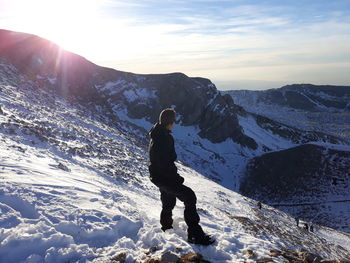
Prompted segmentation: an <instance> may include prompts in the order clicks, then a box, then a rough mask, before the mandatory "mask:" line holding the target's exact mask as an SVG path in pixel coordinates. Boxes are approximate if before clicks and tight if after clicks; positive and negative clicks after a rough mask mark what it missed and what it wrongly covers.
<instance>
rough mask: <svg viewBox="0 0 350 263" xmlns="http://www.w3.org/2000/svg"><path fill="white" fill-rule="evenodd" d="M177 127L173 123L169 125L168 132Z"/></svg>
mask: <svg viewBox="0 0 350 263" xmlns="http://www.w3.org/2000/svg"><path fill="white" fill-rule="evenodd" d="M174 126H175V122H173V123H172V124H168V126H167V127H166V128H167V129H168V130H170V131H171V130H172V129H173V128H174Z"/></svg>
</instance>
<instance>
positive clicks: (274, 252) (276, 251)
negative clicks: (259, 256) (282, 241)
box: [270, 249, 282, 257]
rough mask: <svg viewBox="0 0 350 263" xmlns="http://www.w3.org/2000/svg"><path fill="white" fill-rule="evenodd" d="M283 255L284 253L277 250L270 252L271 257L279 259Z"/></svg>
mask: <svg viewBox="0 0 350 263" xmlns="http://www.w3.org/2000/svg"><path fill="white" fill-rule="evenodd" d="M281 254H282V251H280V250H277V249H272V250H270V257H279V256H280V255H281Z"/></svg>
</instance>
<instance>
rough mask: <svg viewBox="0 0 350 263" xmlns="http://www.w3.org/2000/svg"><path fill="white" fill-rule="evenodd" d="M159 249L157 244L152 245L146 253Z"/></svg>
mask: <svg viewBox="0 0 350 263" xmlns="http://www.w3.org/2000/svg"><path fill="white" fill-rule="evenodd" d="M157 250H158V248H157V247H156V246H152V247H150V248H149V250H148V251H146V252H145V254H146V255H149V254H151V253H154V252H156V251H157Z"/></svg>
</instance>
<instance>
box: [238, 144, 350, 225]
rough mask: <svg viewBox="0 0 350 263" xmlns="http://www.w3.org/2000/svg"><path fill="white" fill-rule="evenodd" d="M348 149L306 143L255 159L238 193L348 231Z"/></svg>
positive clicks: (251, 162) (250, 164)
mask: <svg viewBox="0 0 350 263" xmlns="http://www.w3.org/2000/svg"><path fill="white" fill-rule="evenodd" d="M348 149H349V148H343V149H337V148H331V147H328V146H320V145H313V144H306V145H301V146H297V147H295V148H290V149H286V150H282V151H279V152H272V153H267V154H264V155H262V156H259V157H255V158H253V159H252V160H251V161H250V162H249V164H248V166H247V171H246V177H245V178H244V180H243V182H242V184H241V186H240V192H241V193H242V194H244V195H246V196H249V197H252V198H254V199H257V200H260V201H261V202H265V203H268V204H271V205H272V206H275V207H277V208H279V209H281V210H284V211H286V212H289V213H294V214H295V215H296V216H298V217H302V218H304V219H308V220H312V221H313V222H314V223H318V224H321V225H326V226H329V227H333V228H337V229H340V230H342V231H349V230H350V229H349V228H348V222H346V221H347V220H346V218H348V216H349V213H350V210H349V209H348V208H347V207H349V203H350V194H349V190H350V172H349V167H350V151H349V150H348ZM340 207H343V208H340ZM339 209H340V211H341V215H342V217H339V214H338V213H339ZM315 215H317V216H315ZM336 215H338V216H336ZM342 218H344V220H342Z"/></svg>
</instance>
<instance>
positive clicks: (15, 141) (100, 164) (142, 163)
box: [0, 31, 350, 262]
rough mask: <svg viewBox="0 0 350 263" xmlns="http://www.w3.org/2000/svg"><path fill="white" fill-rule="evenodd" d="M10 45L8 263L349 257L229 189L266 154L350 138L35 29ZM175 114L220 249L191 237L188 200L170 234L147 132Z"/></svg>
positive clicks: (339, 238) (4, 144)
mask: <svg viewBox="0 0 350 263" xmlns="http://www.w3.org/2000/svg"><path fill="white" fill-rule="evenodd" d="M0 39H1V42H0V60H1V61H0V98H1V100H0V144H1V151H0V154H1V157H0V158H1V164H0V165H1V167H0V181H1V186H0V209H1V216H0V262H112V261H113V260H112V259H114V261H115V262H118V260H119V262H122V259H123V258H125V260H126V262H134V261H135V260H136V261H137V262H146V261H147V260H148V262H151V260H152V259H155V258H158V257H161V256H163V257H165V256H166V255H167V254H165V252H166V251H167V252H168V256H169V253H170V252H171V253H173V254H176V255H185V254H188V253H190V252H200V253H201V254H203V256H204V258H205V259H206V260H210V261H211V262H233V261H236V260H247V261H249V260H256V261H259V260H260V261H261V260H262V261H264V260H265V261H264V262H267V261H268V260H271V259H267V258H270V257H273V258H274V261H276V262H284V261H285V260H289V261H292V260H296V258H299V259H301V258H302V257H303V256H306V254H307V253H306V252H305V251H304V252H303V250H300V249H304V250H306V251H308V252H310V253H313V254H317V255H319V257H320V258H323V259H341V258H344V259H346V258H347V259H348V260H349V257H348V255H349V247H350V238H349V235H348V234H345V233H341V232H337V231H335V230H332V229H329V228H327V227H323V226H320V225H315V232H313V233H310V232H307V231H305V230H304V229H302V228H301V227H297V226H296V224H295V222H294V218H293V217H292V216H291V215H288V214H286V213H283V212H280V211H278V210H276V209H274V208H272V207H270V206H267V205H265V204H263V209H262V210H259V209H257V208H256V201H254V200H251V199H249V198H246V197H243V196H241V195H239V194H237V193H234V192H232V191H231V190H229V189H239V187H240V182H241V180H242V179H244V178H243V176H244V175H245V170H246V164H247V163H251V162H252V160H255V159H254V158H255V157H260V156H263V155H262V154H264V153H267V154H269V153H277V152H278V150H280V151H283V150H285V149H288V148H291V147H296V146H297V145H298V144H304V143H307V142H310V141H322V142H324V143H327V144H324V145H325V146H323V147H326V148H332V147H341V146H339V145H343V146H342V147H344V148H346V147H348V146H347V145H346V144H347V142H346V141H344V140H342V139H341V138H337V137H334V136H329V135H327V134H323V133H316V132H303V131H302V130H298V129H295V128H293V127H290V126H287V125H282V124H280V123H278V122H274V121H272V120H270V119H267V118H263V117H261V116H259V115H256V114H250V113H247V112H246V111H245V110H244V109H243V108H241V107H239V106H237V105H235V104H234V103H233V101H232V99H231V98H230V97H229V96H225V95H221V93H220V92H218V91H217V90H216V88H215V86H214V84H212V83H211V82H210V81H209V80H206V79H202V78H189V77H187V76H185V75H183V74H181V73H174V74H165V75H138V74H132V73H125V72H120V71H115V70H112V69H106V68H103V67H99V66H97V65H94V64H93V63H91V62H88V61H87V60H85V59H83V58H81V57H79V56H77V55H74V54H71V53H68V52H66V51H63V50H60V49H59V47H57V46H56V45H54V44H52V43H51V42H48V41H46V40H42V39H40V38H38V37H35V36H32V35H27V34H20V33H13V32H9V31H0ZM16 50H18V52H16ZM58 54H59V55H58ZM169 106H172V107H174V108H175V109H176V111H177V112H178V117H179V119H178V125H177V126H176V128H175V131H174V137H175V140H176V146H177V152H178V156H179V162H178V167H179V169H180V173H181V175H183V176H184V177H185V178H186V184H188V185H189V186H191V187H192V188H193V189H194V190H195V192H196V193H197V196H198V202H199V203H198V206H199V210H200V214H201V218H202V224H203V226H204V228H205V230H206V231H207V232H209V233H210V234H213V235H214V236H215V237H216V238H217V240H218V242H217V243H216V244H215V245H214V246H212V247H208V248H202V247H200V246H194V245H190V244H189V243H187V242H186V238H185V236H186V228H185V223H184V221H183V219H182V215H181V214H182V209H183V207H182V205H181V204H179V205H178V206H177V208H176V210H175V211H174V214H175V215H176V219H175V222H176V226H175V230H174V231H170V232H167V233H162V231H161V230H160V228H159V223H158V217H159V213H160V201H159V196H158V195H159V193H158V191H157V189H156V187H155V186H153V185H152V184H151V183H150V182H149V179H148V170H147V161H148V156H147V142H148V138H147V131H148V130H149V129H150V128H151V126H152V124H153V122H155V121H156V118H157V115H158V114H159V111H160V109H162V108H164V107H169ZM330 143H337V144H338V146H334V145H333V144H332V145H330ZM345 165H346V163H345ZM208 178H209V179H211V180H209V179H208ZM213 181H216V182H218V183H219V184H217V183H215V182H213ZM341 187H343V186H341ZM346 187H347V186H346ZM345 189H346V188H345ZM324 190H325V189H323V188H322V189H321V190H320V193H322V194H324ZM343 190H344V189H343ZM343 190H342V191H343ZM315 191H316V193H315V195H316V194H318V188H317V187H315ZM332 191H338V189H336V190H334V189H332ZM344 192H345V190H344ZM344 195H345V194H344ZM324 211H325V213H327V211H328V212H329V213H331V212H332V211H329V210H327V209H325V210H324ZM336 216H338V214H337V215H336ZM345 216H347V214H344V220H346V217H345ZM314 223H316V221H314ZM323 223H324V222H323ZM325 225H327V222H326V224H325ZM298 249H299V250H298ZM297 250H298V252H299V254H298V253H297ZM123 253H125V254H123ZM308 256H309V257H311V256H312V255H311V254H308ZM118 257H119V258H118ZM202 262H204V261H202Z"/></svg>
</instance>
